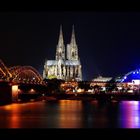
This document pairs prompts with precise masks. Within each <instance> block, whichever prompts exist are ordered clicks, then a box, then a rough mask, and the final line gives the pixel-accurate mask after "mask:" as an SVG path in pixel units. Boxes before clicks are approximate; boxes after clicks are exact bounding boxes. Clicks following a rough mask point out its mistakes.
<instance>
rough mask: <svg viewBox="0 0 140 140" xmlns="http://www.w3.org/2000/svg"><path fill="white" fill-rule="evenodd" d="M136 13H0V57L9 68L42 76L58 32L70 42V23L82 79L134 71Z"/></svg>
mask: <svg viewBox="0 0 140 140" xmlns="http://www.w3.org/2000/svg"><path fill="white" fill-rule="evenodd" d="M139 17H140V13H139V12H137V13H136V12H96V11H95V12H68V11H64V12H1V13H0V21H1V22H0V46H1V48H0V56H1V59H2V60H3V61H4V63H5V64H6V65H7V66H8V67H10V66H14V65H31V66H33V67H34V68H36V69H37V70H38V71H39V73H40V74H41V75H42V71H43V66H44V62H45V60H46V59H52V58H54V54H55V49H56V44H57V40H58V35H59V28H60V25H61V24H62V26H63V33H64V34H65V36H64V40H65V42H69V41H70V40H69V38H70V36H71V34H70V33H71V26H72V25H73V24H74V26H75V33H76V40H77V44H78V48H79V56H80V61H81V64H82V66H83V68H82V71H83V72H82V73H83V80H91V79H92V78H93V77H97V76H98V75H102V76H111V77H115V76H118V75H120V74H124V73H127V72H129V71H131V70H133V69H137V68H139V66H140V65H139V59H140V55H139V54H140V53H139V52H140V47H139V46H140V26H139V25H140V20H139V19H140V18H139Z"/></svg>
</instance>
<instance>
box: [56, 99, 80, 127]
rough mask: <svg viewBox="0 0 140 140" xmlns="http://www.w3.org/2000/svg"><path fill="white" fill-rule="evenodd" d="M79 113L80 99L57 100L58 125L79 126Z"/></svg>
mask: <svg viewBox="0 0 140 140" xmlns="http://www.w3.org/2000/svg"><path fill="white" fill-rule="evenodd" d="M81 113H82V101H73V100H61V101H60V102H59V116H58V125H59V126H58V127H60V128H81V127H82V123H81V121H82V118H81V115H82V114H81Z"/></svg>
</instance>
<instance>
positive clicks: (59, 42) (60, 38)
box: [58, 25, 64, 46]
mask: <svg viewBox="0 0 140 140" xmlns="http://www.w3.org/2000/svg"><path fill="white" fill-rule="evenodd" d="M63 44H64V39H63V32H62V25H60V33H59V40H58V46H62V45H63Z"/></svg>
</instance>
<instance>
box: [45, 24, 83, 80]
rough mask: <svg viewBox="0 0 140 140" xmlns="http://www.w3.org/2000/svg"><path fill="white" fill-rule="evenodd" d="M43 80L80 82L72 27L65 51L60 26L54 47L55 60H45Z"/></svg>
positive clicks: (80, 71)
mask: <svg viewBox="0 0 140 140" xmlns="http://www.w3.org/2000/svg"><path fill="white" fill-rule="evenodd" d="M43 78H44V79H52V78H57V79H62V80H65V81H71V80H74V81H81V80H82V69H81V62H80V58H79V56H78V47H77V44H76V39H75V32H74V26H73V27H72V35H71V40H70V43H69V44H67V47H66V49H65V45H64V40H63V33H62V26H61V27H60V33H59V40H58V44H57V46H56V56H55V60H46V61H45V64H44V70H43Z"/></svg>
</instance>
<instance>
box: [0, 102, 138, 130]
mask: <svg viewBox="0 0 140 140" xmlns="http://www.w3.org/2000/svg"><path fill="white" fill-rule="evenodd" d="M118 127H119V128H140V102H139V101H122V102H116V101H112V102H106V103H105V102H99V101H97V100H94V101H90V102H83V101H75V100H60V101H57V102H30V103H23V104H11V105H5V106H0V128H118Z"/></svg>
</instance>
